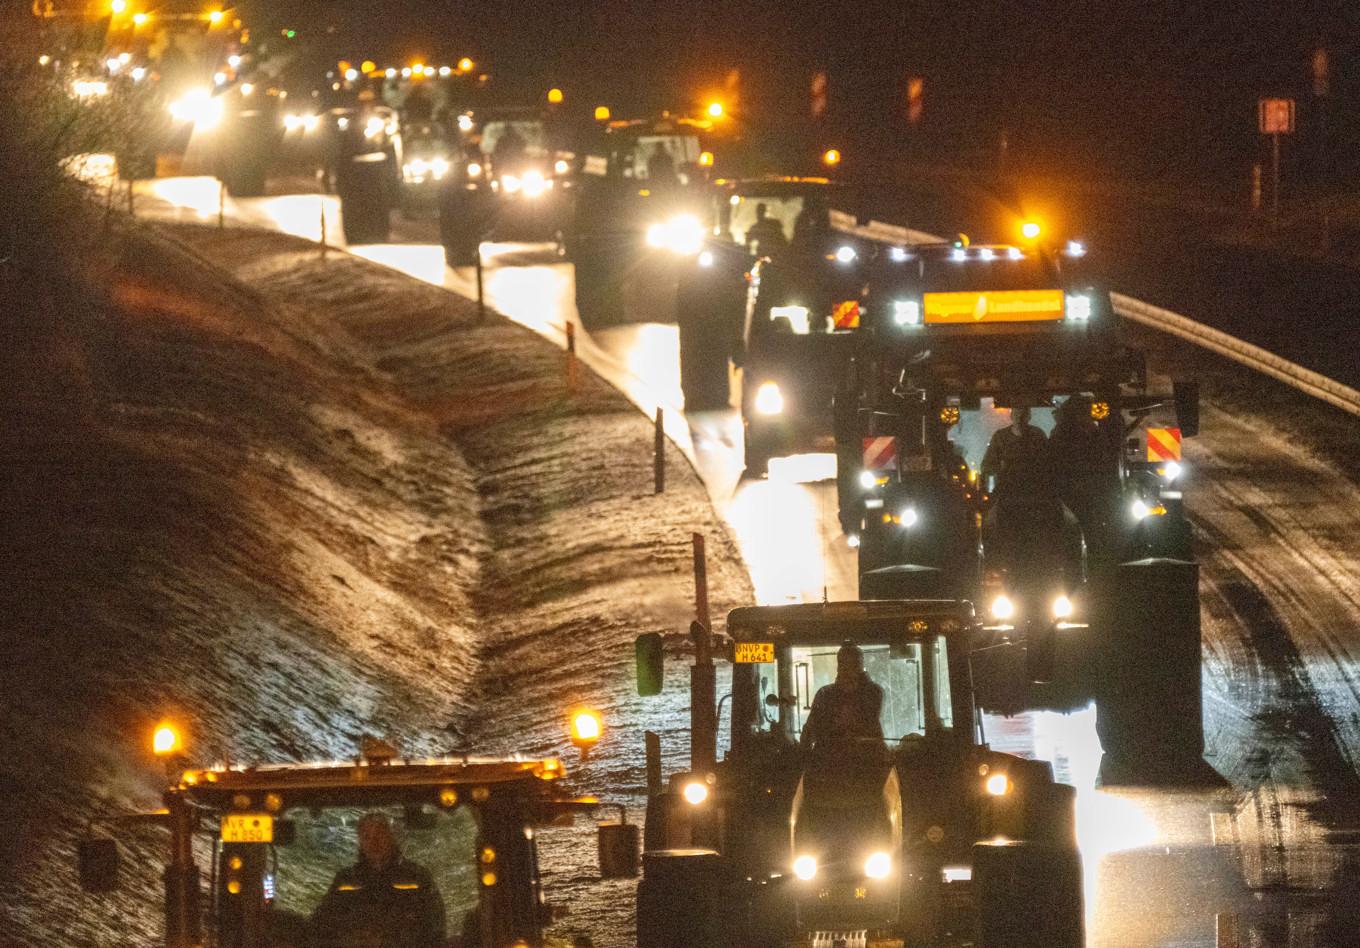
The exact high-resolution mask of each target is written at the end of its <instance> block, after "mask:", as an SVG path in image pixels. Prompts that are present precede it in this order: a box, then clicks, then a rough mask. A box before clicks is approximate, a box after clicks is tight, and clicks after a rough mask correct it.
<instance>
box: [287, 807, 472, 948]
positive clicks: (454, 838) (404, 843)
mask: <svg viewBox="0 0 1360 948" xmlns="http://www.w3.org/2000/svg"><path fill="white" fill-rule="evenodd" d="M366 813H380V814H382V815H383V816H385V817H387V819H388V821H389V824H390V826H391V827H392V830H393V833H394V835H395V838H396V841H397V844H398V846H399V848H400V852H401V857H402V858H403V859H405V860H409V861H410V862H412V863H415V864H417V865H418V866H420V867H422V868H423V869H425V870H426V871H428V873H429V879H430V880H432V882H433V888H434V889H435V890H436V891H435V892H434V893H427V892H424V891H421V890H419V889H417V888H415V887H414V883H413V880H410V879H405V878H396V879H395V881H393V882H391V883H390V885H391V887H392V888H393V891H392V892H390V893H389V892H384V895H385V896H391V899H392V901H391V903H390V905H389V907H391V908H393V910H394V911H397V912H398V913H400V914H402V915H403V918H405V916H406V915H408V914H409V915H410V916H411V917H410V918H409V919H407V921H408V922H409V924H410V925H411V926H412V930H413V931H414V930H415V928H418V927H420V928H422V930H425V929H423V926H425V925H426V924H428V923H429V919H430V918H432V917H434V918H436V919H437V920H438V925H439V926H440V927H442V928H443V929H444V931H443V933H442V934H443V938H447V937H448V936H449V935H450V934H452V935H457V934H459V933H460V932H461V931H462V926H463V923H464V920H465V918H466V917H467V914H468V913H469V912H470V911H472V909H473V908H474V907H475V906H476V904H477V897H478V888H479V885H478V883H479V880H478V878H477V873H476V868H475V866H476V863H475V854H476V849H475V845H476V839H477V821H476V818H475V816H474V815H473V813H472V812H471V811H470V810H469V809H468V808H467V807H465V806H460V807H458V808H456V809H454V810H438V811H435V810H433V809H427V811H426V813H425V815H426V817H427V818H429V819H430V820H431V825H430V826H429V827H428V828H424V827H421V828H417V827H416V826H415V825H411V824H408V823H407V821H406V820H404V818H403V812H402V809H401V808H400V807H386V808H376V809H365V810H360V809H357V808H333V809H326V810H319V811H309V810H304V809H297V810H292V811H289V813H288V814H287V818H288V819H289V820H290V821H292V822H293V823H294V824H295V825H296V827H297V831H296V837H295V840H294V841H293V842H291V843H289V844H287V845H271V847H270V850H271V851H270V853H269V863H268V864H269V874H268V875H267V876H266V879H265V882H266V891H268V889H269V888H270V887H272V889H273V892H274V903H273V907H272V908H273V911H272V913H271V915H272V916H273V917H274V918H275V921H276V923H277V926H278V927H280V928H281V929H283V928H289V929H292V928H297V929H299V930H305V931H307V932H309V933H310V937H311V938H313V939H314V940H315V939H321V940H320V941H315V943H317V944H330V943H331V942H329V941H326V940H325V939H326V938H328V937H343V938H347V939H348V938H362V937H363V936H365V935H366V934H368V935H375V936H378V937H380V938H381V937H385V936H384V933H383V932H382V931H377V932H365V931H364V926H365V925H369V924H376V923H374V922H372V921H371V920H370V919H369V913H368V912H367V910H366V905H367V903H366V901H365V900H366V899H368V898H370V897H371V896H372V893H371V892H365V891H364V889H363V887H362V884H360V885H354V884H353V883H354V881H355V880H354V879H352V878H350V879H346V877H345V876H344V875H343V873H345V872H346V871H347V870H349V869H350V867H353V866H354V865H355V862H356V860H357V859H358V843H357V833H358V822H359V819H360V818H361V817H363V816H364V815H365V814H366ZM427 898H430V899H431V901H430V902H427V901H425V900H426V899H427ZM384 904H388V903H384ZM431 904H434V905H436V908H435V910H434V911H433V912H431V910H430V906H431ZM306 943H307V944H312V943H314V942H313V941H308V942H306ZM336 943H337V944H351V943H353V944H370V942H367V941H362V940H359V941H353V942H351V941H340V942H336ZM372 943H373V944H386V943H387V942H385V941H382V940H379V941H376V942H372ZM440 943H441V944H442V943H443V941H442V939H441V942H440Z"/></svg>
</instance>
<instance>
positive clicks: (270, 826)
mask: <svg viewBox="0 0 1360 948" xmlns="http://www.w3.org/2000/svg"><path fill="white" fill-rule="evenodd" d="M273 841H274V818H273V817H272V816H270V815H269V814H268V813H226V814H224V815H223V816H222V842H224V843H272V842H273Z"/></svg>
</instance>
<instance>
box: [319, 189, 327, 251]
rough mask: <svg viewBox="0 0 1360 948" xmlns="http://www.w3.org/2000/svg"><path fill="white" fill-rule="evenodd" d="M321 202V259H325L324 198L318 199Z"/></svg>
mask: <svg viewBox="0 0 1360 948" xmlns="http://www.w3.org/2000/svg"><path fill="white" fill-rule="evenodd" d="M320 204H321V259H322V260H325V259H326V199H325V198H324V197H323V198H321V200H320Z"/></svg>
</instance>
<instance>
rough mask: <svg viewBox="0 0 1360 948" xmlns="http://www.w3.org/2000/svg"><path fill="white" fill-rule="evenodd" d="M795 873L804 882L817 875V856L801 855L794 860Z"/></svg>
mask: <svg viewBox="0 0 1360 948" xmlns="http://www.w3.org/2000/svg"><path fill="white" fill-rule="evenodd" d="M793 874H794V875H795V876H797V877H798V878H799V879H802V880H803V881H804V882H807V881H809V880H811V879H812V878H814V877H815V876H816V875H817V857H816V856H799V857H798V858H797V859H795V860H794V861H793Z"/></svg>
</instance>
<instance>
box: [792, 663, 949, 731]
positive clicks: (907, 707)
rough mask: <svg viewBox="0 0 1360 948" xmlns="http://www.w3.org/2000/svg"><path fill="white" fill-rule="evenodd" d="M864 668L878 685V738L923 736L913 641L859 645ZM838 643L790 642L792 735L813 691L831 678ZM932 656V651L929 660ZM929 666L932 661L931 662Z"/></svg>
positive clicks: (922, 699)
mask: <svg viewBox="0 0 1360 948" xmlns="http://www.w3.org/2000/svg"><path fill="white" fill-rule="evenodd" d="M860 647H861V649H862V651H863V653H864V671H865V673H866V674H868V676H869V678H870V679H872V680H873V681H874V683H875V684H877V685H878V686H879V687H880V688H882V689H883V710H882V713H881V715H880V718H879V720H880V723H881V724H882V726H883V736H884V738H885V739H886V740H887V741H888V742H889V743H896V742H897V741H899V740H901V739H902V738H904V737H908V736H911V735H916V736H923V735H924V734H925V733H926V729H927V719H926V709H927V706H928V695H927V692H928V691H936V690H937V689H935V688H933V687H932V688H929V689H928V688H927V679H926V671H925V660H924V656H923V654H922V643H921V642H919V641H911V642H903V643H901V644H894V645H888V644H887V643H884V644H862V645H861V646H860ZM838 649H839V645H815V646H794V647H793V648H791V649H790V650H789V659H788V660H789V665H790V668H791V670H792V672H793V696H794V698H795V699H796V704H795V705H794V708H793V736H794V738H795V739H796V738H798V737H799V736H800V735H801V734H802V731H803V726H804V725H805V724H806V723H807V719H808V715H809V714H810V713H811V712H812V702H813V699H814V698H815V697H816V696H817V692H818V691H819V690H821V689H822V688H823V687H825V686H827V685H829V684H831V683H832V682H833V681H835V680H836V652H837V651H838ZM933 657H934V656H933V655H932V656H931V658H933ZM932 664H933V663H932Z"/></svg>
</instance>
